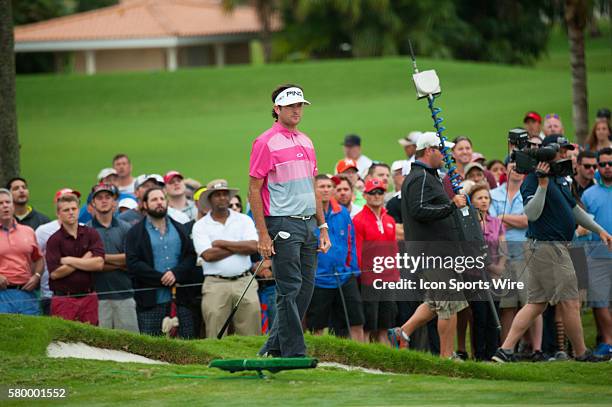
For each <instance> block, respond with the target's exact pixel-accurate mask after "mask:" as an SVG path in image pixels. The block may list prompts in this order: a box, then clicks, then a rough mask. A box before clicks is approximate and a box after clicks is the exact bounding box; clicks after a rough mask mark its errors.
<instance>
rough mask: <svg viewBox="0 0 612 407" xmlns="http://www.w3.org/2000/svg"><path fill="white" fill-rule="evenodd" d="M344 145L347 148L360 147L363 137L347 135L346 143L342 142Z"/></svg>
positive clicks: (345, 137)
mask: <svg viewBox="0 0 612 407" xmlns="http://www.w3.org/2000/svg"><path fill="white" fill-rule="evenodd" d="M342 145H343V146H345V147H352V146H360V145H361V137H359V136H358V135H356V134H347V135H346V136H344V142H342Z"/></svg>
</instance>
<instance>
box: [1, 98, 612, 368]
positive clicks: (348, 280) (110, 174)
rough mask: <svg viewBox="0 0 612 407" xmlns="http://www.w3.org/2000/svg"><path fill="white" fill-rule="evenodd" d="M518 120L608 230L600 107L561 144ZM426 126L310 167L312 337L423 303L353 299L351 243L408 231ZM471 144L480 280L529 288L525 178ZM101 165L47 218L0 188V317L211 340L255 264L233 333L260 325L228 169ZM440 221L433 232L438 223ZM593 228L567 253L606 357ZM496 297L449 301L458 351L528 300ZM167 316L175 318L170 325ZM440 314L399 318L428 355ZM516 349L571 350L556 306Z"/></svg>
mask: <svg viewBox="0 0 612 407" xmlns="http://www.w3.org/2000/svg"><path fill="white" fill-rule="evenodd" d="M523 123H524V129H525V130H527V132H528V134H529V146H530V147H531V148H538V147H540V146H541V145H550V144H553V143H555V144H557V145H559V146H560V147H559V148H560V152H561V156H562V157H563V158H572V159H573V168H574V175H573V176H572V177H570V178H569V179H568V182H570V183H571V191H572V195H573V197H574V199H575V200H576V202H577V204H578V205H579V206H581V207H582V208H583V209H584V210H585V211H586V212H587V213H588V214H590V215H591V216H592V218H593V219H594V221H595V222H597V223H598V224H599V225H601V226H602V227H603V228H604V229H605V230H606V231H607V232H608V233H612V204H610V202H612V136H611V131H610V111H609V110H607V109H601V110H600V111H599V112H598V116H597V118H596V121H595V124H594V125H593V128H592V131H591V132H590V134H589V137H588V138H587V141H586V143H585V145H583V146H580V145H577V144H573V143H569V142H568V141H567V135H566V134H565V131H564V127H563V124H562V121H561V118H560V117H559V116H558V115H556V114H549V115H546V116H545V117H544V118H542V117H541V116H540V115H539V114H538V113H536V112H533V111H532V112H528V113H526V114H525V116H524V120H523ZM428 134H429V133H420V132H416V131H415V132H411V133H409V134H408V135H407V136H406V137H404V138H402V139H400V140H398V142H399V144H400V146H401V148H403V152H404V154H405V158H404V159H401V160H398V161H395V162H392V163H391V164H390V165H389V164H386V163H384V162H380V161H375V160H372V159H370V158H368V157H367V156H366V155H364V154H363V153H362V139H361V137H360V136H358V135H356V134H349V135H347V136H346V137H345V138H344V143H343V146H344V157H343V158H342V159H340V160H339V161H338V162H337V164H336V166H335V168H334V169H333V171H332V173H330V174H325V173H321V171H320V175H318V176H317V177H316V179H315V190H316V192H317V197H318V199H319V200H321V202H322V205H323V209H324V213H325V219H326V222H327V224H328V226H329V236H330V240H331V243H332V246H331V249H330V250H329V252H327V253H319V254H318V262H317V272H316V278H315V283H314V284H315V289H314V294H313V297H312V301H311V304H310V307H309V309H308V312H307V313H306V317H305V320H304V321H303V324H304V327H306V328H307V329H309V330H310V331H311V332H313V333H314V334H317V335H319V334H323V333H324V332H330V333H333V334H335V335H338V336H347V337H350V338H352V339H353V340H356V341H361V342H368V341H376V342H381V343H385V344H389V336H388V331H389V329H392V328H394V327H396V326H401V325H403V324H404V323H405V322H406V321H408V320H410V318H411V317H412V316H413V315H414V314H415V312H417V309H418V307H419V303H414V302H411V301H390V300H386V299H381V300H379V301H372V300H371V299H368V300H366V299H364V298H362V295H361V292H360V286H361V285H363V284H366V282H365V281H363V279H364V278H366V275H365V273H362V271H363V267H364V264H363V262H362V248H363V246H364V242H378V241H380V242H397V241H402V240H404V239H405V238H406V236H408V235H409V234H410V233H413V234H414V233H415V230H412V231H410V230H409V228H410V227H409V225H405V224H404V223H403V219H405V217H403V216H402V200H406V199H407V198H406V196H402V185H403V183H404V179H405V177H407V176H408V175H409V174H410V172H411V171H412V170H413V167H414V166H415V165H418V166H419V168H421V167H420V166H422V165H423V164H422V163H421V162H420V161H418V160H419V159H418V158H417V157H418V156H419V153H418V151H417V146H418V145H419V139H421V138H422V137H429V136H428ZM422 142H423V139H421V145H422V144H423V143H422ZM499 143H500V144H501V143H504V140H499ZM475 147H476V146H474V145H473V143H472V141H471V140H470V138H469V137H465V136H459V137H456V138H455V139H454V140H453V147H452V150H451V153H452V158H453V161H454V165H455V167H456V171H457V173H458V178H459V181H460V182H461V185H462V189H461V190H460V191H459V192H458V193H459V194H460V195H465V196H467V197H469V201H470V202H471V204H472V205H473V207H474V208H475V210H476V211H477V213H478V217H479V220H480V225H481V227H482V232H483V236H484V239H485V241H486V243H487V246H488V250H489V252H490V262H489V264H488V267H487V272H488V274H489V276H490V278H492V279H496V278H503V277H505V276H514V277H515V278H517V279H518V280H520V281H522V282H523V283H525V284H527V283H528V281H529V273H530V267H529V265H528V264H527V262H528V260H527V258H526V257H527V255H526V251H525V250H524V249H523V244H524V243H525V242H527V237H526V232H527V228H528V216H527V215H526V214H525V211H524V205H523V195H522V194H521V190H522V184H523V181H524V178H525V176H524V175H522V174H520V173H518V172H517V171H516V170H515V163H514V162H512V160H511V159H510V156H507V157H505V158H503V157H498V158H490V159H488V158H487V157H485V156H484V155H483V154H481V153H478V152H476V151H474V148H475ZM415 162H417V163H418V164H415ZM111 163H112V166H111V167H109V168H104V169H102V170H101V171H100V172H99V174H98V176H97V178H96V179H95V181H96V182H95V183H94V185H93V186H92V188H91V190H90V191H89V192H88V193H87V194H83V195H81V193H80V192H79V191H77V190H75V189H72V188H69V187H64V188H62V189H59V190H58V191H57V193H56V194H55V196H54V197H52V198H53V203H54V207H55V210H56V213H55V214H54V216H53V218H55V219H54V220H51V218H50V217H47V216H46V215H45V214H42V213H41V212H39V211H37V210H36V209H34V208H33V207H32V206H31V205H30V204H29V201H30V199H29V198H30V190H29V188H28V183H27V180H26V179H24V178H21V177H18V178H14V179H11V180H10V181H9V182H8V183H7V185H6V188H2V189H0V313H19V314H27V315H50V316H56V317H60V318H64V319H68V320H74V321H81V322H84V323H89V324H93V325H98V326H100V327H105V328H112V329H122V330H126V331H132V332H140V333H142V334H149V335H164V334H166V335H174V336H178V337H180V338H185V339H189V338H203V337H214V336H216V334H217V332H218V331H219V330H220V328H221V327H222V326H223V323H224V322H225V320H226V318H227V317H228V316H229V314H230V312H231V309H232V307H233V305H234V304H235V303H236V301H237V299H238V298H239V297H240V295H241V293H242V291H243V290H244V289H245V287H246V284H247V283H248V281H249V280H250V277H251V276H252V273H253V272H254V270H255V269H256V268H257V266H258V265H259V264H260V262H263V264H261V267H260V268H259V271H258V275H257V281H258V285H252V286H251V287H250V288H249V290H248V291H247V292H246V295H245V296H244V299H243V300H242V302H241V305H240V307H239V308H238V312H237V313H236V314H235V315H234V317H233V321H232V325H231V327H230V333H233V334H236V335H261V334H265V333H267V332H268V330H269V329H270V325H271V323H272V321H273V320H274V315H275V313H276V292H275V282H274V273H275V270H274V269H273V268H272V266H271V262H270V260H269V259H262V258H261V257H260V256H259V255H258V253H257V241H258V235H257V231H256V229H255V225H254V222H253V220H252V218H251V216H250V211H249V208H247V207H245V205H243V199H242V198H241V196H240V194H239V192H240V191H238V190H237V189H235V188H232V187H230V186H229V184H228V182H227V181H226V180H224V179H217V180H212V181H210V182H207V183H206V184H205V185H203V184H201V183H200V182H198V181H196V180H194V179H188V178H186V177H185V176H184V175H183V174H182V173H181V172H179V171H175V170H171V171H168V172H166V173H165V174H164V175H163V176H162V175H159V174H142V175H138V176H134V175H133V171H132V163H131V161H130V159H129V157H128V156H127V155H125V154H118V155H116V156H115V157H114V158H113V159H112V162H111ZM438 174H439V176H440V177H441V178H440V179H441V183H442V184H441V187H443V189H444V191H446V194H447V195H448V198H449V202H460V201H461V199H463V198H461V199H454V196H455V194H456V192H455V191H454V190H453V187H452V182H451V179H450V177H449V176H448V175H447V174H446V169H444V168H442V169H440V170H439V171H438ZM421 193H423V191H421ZM50 199H51V197H50ZM444 227H446V226H442V229H441V230H437V231H436V232H437V233H442V234H443V233H445V230H444ZM316 232H318V231H316ZM598 239H599V237H598V236H597V235H596V234H593V233H591V232H590V231H588V230H586V229H584V228H582V227H580V226H577V227H576V230H575V232H574V239H573V247H574V248H578V249H579V250H578V251H574V252H573V253H578V254H575V256H572V260H574V267H575V269H576V273H577V274H581V275H583V276H586V277H584V282H582V283H581V282H580V280H581V277H580V276H578V280H579V288H580V289H581V291H582V292H583V293H584V295H583V296H582V297H581V298H582V299H583V308H586V307H589V308H592V310H593V314H594V317H595V322H596V327H597V342H596V343H592V344H590V345H591V346H593V347H594V348H595V350H594V353H595V354H596V355H599V356H603V357H610V356H611V355H612V316H611V313H610V293H611V292H612V253H611V252H609V251H607V250H606V248H605V247H602V246H603V245H599V246H597V245H595V246H593V247H595V249H593V250H585V249H584V247H585V246H584V244H585V242H590V241H597V240H598ZM423 240H424V239H423ZM506 242H507V243H506ZM581 244H583V246H582V247H583V248H582V249H581V251H580V247H581ZM579 253H582V257H584V259H583V260H584V261H582V262H581V261H580V259H581V257H580V255H579ZM585 253H586V254H585ZM591 299H593V300H591ZM495 304H496V307H497V310H496V312H497V313H498V315H499V318H500V319H501V326H502V329H501V332H498V331H497V330H496V329H495V324H494V316H493V315H492V312H493V311H492V310H491V309H490V308H489V307H488V306H487V304H486V303H484V302H480V303H478V302H470V303H469V306H468V304H466V307H459V308H457V309H456V312H457V333H456V335H453V336H451V339H452V344H453V346H455V350H454V357H456V358H460V359H468V358H474V359H476V360H489V359H490V358H491V357H492V356H493V354H494V352H495V350H496V348H497V347H499V346H500V344H501V343H503V342H504V340H505V339H506V338H507V336H508V334H509V331H510V327H511V325H512V322H513V320H514V318H515V315H516V314H517V311H518V310H519V309H520V308H521V307H523V306H525V305H526V304H527V297H526V291H520V292H518V293H514V294H512V295H510V294H509V295H506V296H504V297H503V298H496V300H495ZM176 320H178V326H177V324H176V323H172V321H175V322H176ZM436 324H437V322H436V318H433V319H432V320H430V321H425V323H423V324H421V325H420V326H418V327H415V328H414V329H411V331H412V333H411V335H410V344H409V345H407V346H409V347H410V348H413V349H418V350H423V351H429V352H432V353H435V354H437V353H440V352H441V350H440V339H441V338H440V335H447V334H446V333H443V334H442V333H440V332H441V331H440V332H438V330H436ZM438 326H439V325H438ZM468 331H469V333H470V335H469V337H470V341H471V342H468V336H467V332H468ZM467 343H471V346H467ZM444 346H448V340H446V342H445V344H444ZM468 350H471V355H470V354H468ZM517 351H518V354H520V355H523V357H525V358H529V359H531V360H533V361H544V360H549V359H564V358H568V357H569V356H571V353H572V351H573V349H571V347H570V346H568V342H567V338H566V336H565V327H564V324H563V318H562V316H561V315H560V313H559V312H558V310H557V311H556V310H555V306H554V305H551V306H549V307H548V308H547V310H546V311H545V312H544V314H543V316H541V317H537V318H535V320H534V321H533V322H532V323H531V324H530V326H529V329H528V331H527V333H526V334H525V335H524V336H523V337H522V339H521V340H520V341H519V343H518V344H517ZM442 353H444V350H442ZM568 355H569V356H568Z"/></svg>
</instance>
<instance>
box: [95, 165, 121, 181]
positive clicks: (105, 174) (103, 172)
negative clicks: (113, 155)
mask: <svg viewBox="0 0 612 407" xmlns="http://www.w3.org/2000/svg"><path fill="white" fill-rule="evenodd" d="M109 175H117V171H115V169H114V168H104V169H102V170H100V172H99V173H98V181H102V180H103V179H104V178H106V177H108V176H109Z"/></svg>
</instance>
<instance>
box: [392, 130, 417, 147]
mask: <svg viewBox="0 0 612 407" xmlns="http://www.w3.org/2000/svg"><path fill="white" fill-rule="evenodd" d="M421 134H423V133H422V132H420V131H411V132H410V133H408V135H407V136H406V137H404V138H401V139H399V140H397V142H398V143H400V144H401V145H402V146H403V147H408V146H414V145H416V143H417V141H418V139H419V137H420V136H421Z"/></svg>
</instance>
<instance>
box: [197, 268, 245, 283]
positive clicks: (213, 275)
mask: <svg viewBox="0 0 612 407" xmlns="http://www.w3.org/2000/svg"><path fill="white" fill-rule="evenodd" d="M249 274H251V270H247V271H245V272H244V273H242V274H239V275H237V276H233V277H225V276H220V275H218V274H208V275H207V276H206V277H217V278H220V279H222V280H230V281H235V280H238V279H239V278H242V277H245V276H248V275H249Z"/></svg>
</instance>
